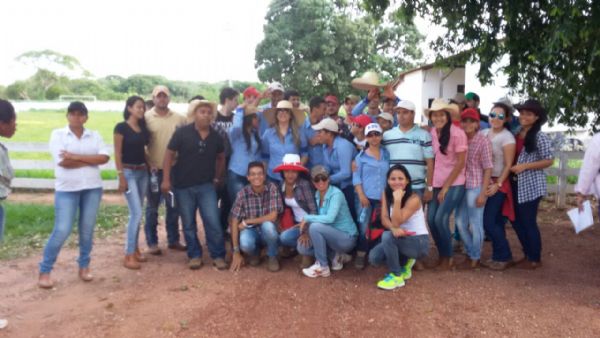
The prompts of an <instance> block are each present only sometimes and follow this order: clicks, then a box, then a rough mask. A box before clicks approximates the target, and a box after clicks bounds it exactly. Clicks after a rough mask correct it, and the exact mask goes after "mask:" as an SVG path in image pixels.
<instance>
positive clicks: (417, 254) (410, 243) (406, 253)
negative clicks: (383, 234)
mask: <svg viewBox="0 0 600 338" xmlns="http://www.w3.org/2000/svg"><path fill="white" fill-rule="evenodd" d="M395 245H396V247H397V248H398V256H399V261H400V264H402V265H405V264H406V263H407V261H408V259H409V258H412V259H419V258H422V257H424V256H426V255H427V253H428V251H429V236H427V235H420V236H408V237H400V238H396V240H395ZM390 271H391V270H390ZM392 272H393V271H392Z"/></svg>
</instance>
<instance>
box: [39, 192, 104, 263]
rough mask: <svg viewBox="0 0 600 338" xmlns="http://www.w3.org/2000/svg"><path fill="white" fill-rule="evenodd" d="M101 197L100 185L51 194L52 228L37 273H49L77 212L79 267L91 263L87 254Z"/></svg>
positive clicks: (90, 249)
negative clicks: (52, 208)
mask: <svg viewBox="0 0 600 338" xmlns="http://www.w3.org/2000/svg"><path fill="white" fill-rule="evenodd" d="M101 199H102V188H96V189H87V190H80V191H56V192H55V193H54V230H52V234H51V235H50V238H49V239H48V242H47V243H46V247H45V248H44V257H43V258H42V261H41V262H40V273H50V272H51V271H52V266H53V265H54V262H56V258H57V257H58V254H59V253H60V249H61V248H62V246H63V244H64V243H65V241H66V240H67V238H69V235H70V234H71V229H72V228H73V223H74V222H75V216H76V215H77V211H79V223H78V229H79V258H78V259H77V261H78V263H79V268H80V269H84V268H87V267H88V266H89V265H90V254H91V252H92V244H93V238H94V228H95V226H96V215H97V214H98V207H99V206H100V200H101Z"/></svg>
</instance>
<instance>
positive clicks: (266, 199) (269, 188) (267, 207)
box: [230, 182, 283, 220]
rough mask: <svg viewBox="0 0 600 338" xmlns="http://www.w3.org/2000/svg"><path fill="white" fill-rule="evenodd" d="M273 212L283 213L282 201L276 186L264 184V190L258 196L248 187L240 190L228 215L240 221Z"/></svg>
mask: <svg viewBox="0 0 600 338" xmlns="http://www.w3.org/2000/svg"><path fill="white" fill-rule="evenodd" d="M273 211H276V212H277V213H278V214H279V213H281V212H283V201H282V199H281V195H280V193H279V189H277V186H276V185H275V184H274V183H271V182H266V183H265V190H264V191H263V192H262V193H260V194H257V193H255V192H254V191H253V190H252V186H250V185H247V186H245V187H244V188H243V189H242V190H240V191H239V192H238V194H237V197H236V199H235V202H234V203H233V207H232V208H231V213H230V215H231V217H234V218H236V219H238V220H242V219H248V218H258V217H262V216H265V215H267V214H270V213H271V212H273Z"/></svg>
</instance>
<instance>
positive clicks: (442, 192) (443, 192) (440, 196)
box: [437, 187, 448, 204]
mask: <svg viewBox="0 0 600 338" xmlns="http://www.w3.org/2000/svg"><path fill="white" fill-rule="evenodd" d="M447 193H448V188H446V187H444V188H442V190H440V192H439V193H438V196H437V198H438V202H440V204H441V203H443V202H444V199H445V198H446V194H447Z"/></svg>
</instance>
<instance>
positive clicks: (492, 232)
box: [483, 191, 512, 262]
mask: <svg viewBox="0 0 600 338" xmlns="http://www.w3.org/2000/svg"><path fill="white" fill-rule="evenodd" d="M505 199H506V194H505V193H503V192H501V191H498V192H496V193H495V194H494V195H492V196H490V197H488V199H487V202H486V203H485V209H484V210H483V227H484V228H485V232H486V233H487V235H488V236H489V237H490V240H491V241H492V260H494V261H496V262H508V261H511V260H512V252H511V251H510V245H509V244H508V240H507V239H506V231H505V225H506V219H505V218H504V216H503V215H502V205H503V204H504V200H505Z"/></svg>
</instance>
